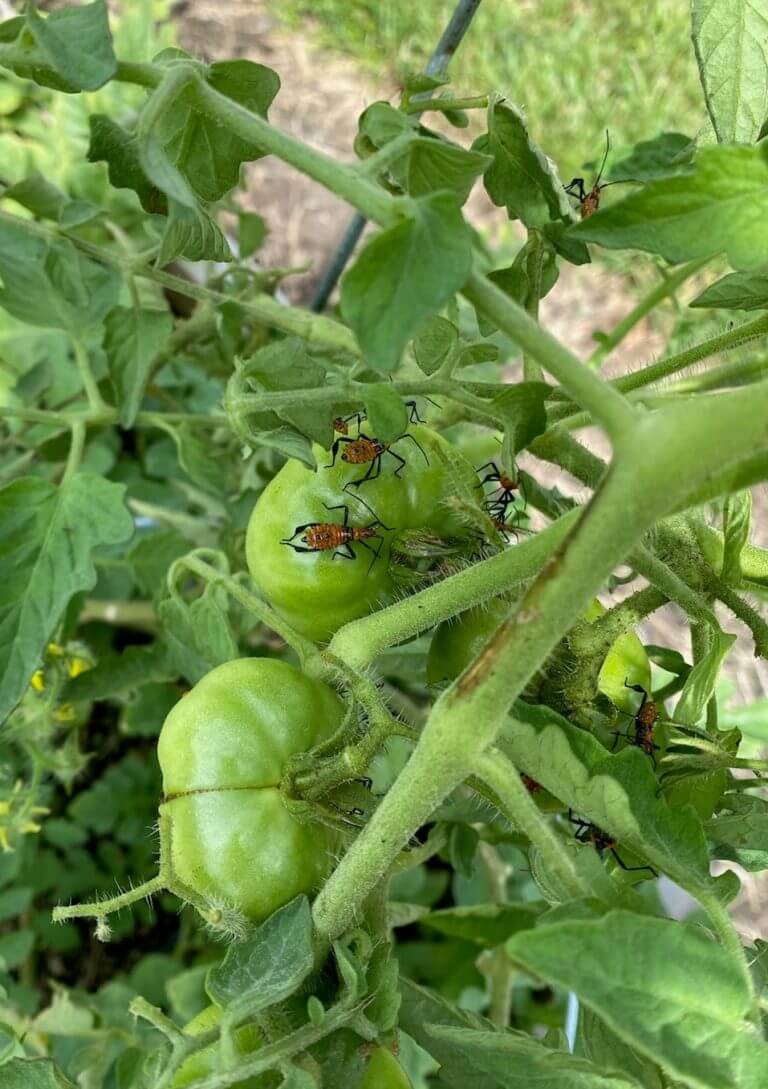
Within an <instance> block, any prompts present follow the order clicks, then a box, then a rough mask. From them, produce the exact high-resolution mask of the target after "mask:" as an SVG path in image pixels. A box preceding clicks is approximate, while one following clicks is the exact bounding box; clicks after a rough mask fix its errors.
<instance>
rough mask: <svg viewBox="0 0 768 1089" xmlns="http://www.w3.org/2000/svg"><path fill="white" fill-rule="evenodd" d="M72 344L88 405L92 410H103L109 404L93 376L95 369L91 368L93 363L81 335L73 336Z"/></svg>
mask: <svg viewBox="0 0 768 1089" xmlns="http://www.w3.org/2000/svg"><path fill="white" fill-rule="evenodd" d="M72 345H73V347H74V349H75V360H76V362H77V369H78V371H79V372H80V381H81V382H82V383H83V389H84V390H85V395H86V397H87V398H88V405H89V406H90V408H91V411H92V412H103V411H104V410H105V409H106V408H107V406H106V404H105V402H104V399H103V397H102V396H101V393H100V392H99V387H98V385H97V384H96V379H95V378H94V377H93V371H92V370H91V363H90V360H89V359H88V352H87V351H86V348H85V345H84V344H83V342H82V340H80V338H79V337H73V338H72Z"/></svg>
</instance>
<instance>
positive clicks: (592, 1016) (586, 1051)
mask: <svg viewBox="0 0 768 1089" xmlns="http://www.w3.org/2000/svg"><path fill="white" fill-rule="evenodd" d="M574 1050H575V1051H576V1053H577V1054H578V1055H584V1058H586V1059H590V1060H591V1061H592V1062H593V1063H597V1064H598V1066H604V1067H606V1068H607V1069H608V1070H623V1071H624V1073H625V1074H627V1075H628V1076H630V1077H633V1078H636V1079H637V1081H638V1082H639V1083H640V1084H641V1085H642V1086H643V1089H665V1085H664V1082H663V1080H662V1074H661V1071H660V1070H659V1068H658V1066H656V1064H655V1063H653V1062H651V1060H650V1059H647V1058H646V1057H645V1056H644V1055H638V1053H637V1052H636V1051H635V1050H634V1048H631V1047H630V1046H629V1045H628V1044H625V1043H624V1041H623V1040H622V1039H621V1037H620V1036H617V1035H616V1033H615V1032H614V1031H613V1029H611V1028H609V1026H608V1025H606V1023H605V1021H603V1019H602V1018H601V1017H598V1016H597V1014H596V1013H595V1012H594V1011H593V1010H591V1009H589V1007H588V1006H582V1008H581V1009H580V1010H579V1028H578V1033H577V1036H576V1046H575V1048H574Z"/></svg>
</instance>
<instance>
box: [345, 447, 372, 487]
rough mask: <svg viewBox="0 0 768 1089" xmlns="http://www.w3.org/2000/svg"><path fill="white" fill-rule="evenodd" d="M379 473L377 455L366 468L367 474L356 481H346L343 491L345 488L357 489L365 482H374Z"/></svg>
mask: <svg viewBox="0 0 768 1089" xmlns="http://www.w3.org/2000/svg"><path fill="white" fill-rule="evenodd" d="M380 473H381V454H377V455H376V457H375V458H373V460H372V461H371V463H370V465H369V466H368V472H367V473H366V474H365V476H361V477H359V478H358V479H357V480H348V481H347V483H346V484H345V485H344V490H345V491H346V489H347V488H359V487H360V485H361V484H365V482H366V480H376V478H377V477H378V476H379V474H380Z"/></svg>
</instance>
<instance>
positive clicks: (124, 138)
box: [88, 113, 168, 213]
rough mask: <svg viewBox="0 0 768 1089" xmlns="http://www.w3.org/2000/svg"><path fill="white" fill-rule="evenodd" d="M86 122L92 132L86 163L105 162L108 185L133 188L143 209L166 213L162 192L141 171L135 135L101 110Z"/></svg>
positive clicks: (165, 201)
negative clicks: (109, 183)
mask: <svg viewBox="0 0 768 1089" xmlns="http://www.w3.org/2000/svg"><path fill="white" fill-rule="evenodd" d="M88 124H89V127H90V133H91V139H90V143H89V145H88V162H89V163H99V162H104V163H106V164H107V174H108V176H109V180H110V182H111V184H112V185H114V186H115V187H116V188H117V189H133V191H134V192H135V193H136V194H137V196H138V198H139V200H140V201H141V205H142V207H143V208H144V211H145V212H159V213H164V212H166V211H167V208H168V202H167V198H166V196H165V193H163V192H161V191H160V189H158V188H157V186H156V185H153V183H152V182H151V181H150V180H149V178H148V177H147V175H146V174H145V173H144V168H143V167H142V165H141V159H140V157H139V141H138V138H137V137H136V135H135V134H134V133H130V132H128V131H127V130H126V129H124V128H122V127H121V126H120V125H118V124H117V122H116V121H113V120H112V118H111V117H107V116H106V114H103V113H94V114H91V116H90V117H89V118H88Z"/></svg>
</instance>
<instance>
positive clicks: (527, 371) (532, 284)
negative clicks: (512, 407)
mask: <svg viewBox="0 0 768 1089" xmlns="http://www.w3.org/2000/svg"><path fill="white" fill-rule="evenodd" d="M528 241H529V243H530V244H531V253H530V254H529V256H528V260H527V261H526V272H527V274H528V297H527V299H526V301H525V309H526V311H527V312H528V313H529V314H530V316H531V317H532V318H533V320H534V321H538V320H539V302H540V299H541V274H542V269H543V267H544V242H543V238H542V235H541V231H537V230H536V229H535V228H534V227H532V228H531V229H530V230H529V231H528ZM523 378H524V379H525V381H526V382H543V381H544V372H543V371H542V369H541V367H540V366H539V364H538V363H537V362H536V361H535V360H534V359H531V358H529V357H528V356H527V355H524V356H523Z"/></svg>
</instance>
